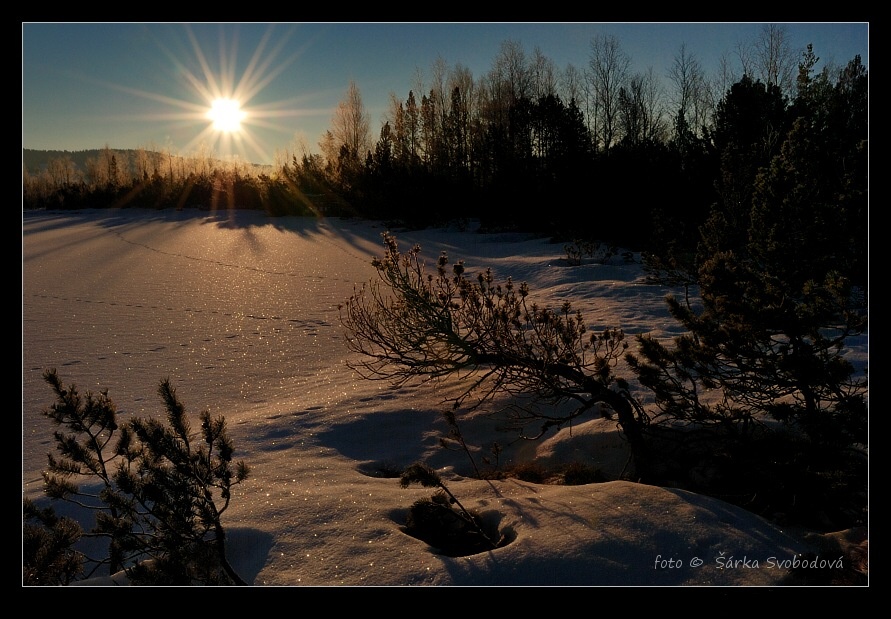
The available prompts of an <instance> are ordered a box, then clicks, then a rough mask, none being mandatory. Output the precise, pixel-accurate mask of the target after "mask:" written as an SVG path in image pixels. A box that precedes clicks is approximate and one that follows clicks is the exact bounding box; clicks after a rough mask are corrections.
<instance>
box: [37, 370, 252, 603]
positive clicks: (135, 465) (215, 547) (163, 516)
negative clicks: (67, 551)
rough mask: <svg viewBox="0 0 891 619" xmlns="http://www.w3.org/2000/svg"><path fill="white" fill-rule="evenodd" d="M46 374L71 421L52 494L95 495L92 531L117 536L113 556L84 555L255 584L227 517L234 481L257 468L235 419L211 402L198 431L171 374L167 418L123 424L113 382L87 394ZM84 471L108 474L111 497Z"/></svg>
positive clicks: (57, 412)
mask: <svg viewBox="0 0 891 619" xmlns="http://www.w3.org/2000/svg"><path fill="white" fill-rule="evenodd" d="M44 378H45V379H46V381H47V383H49V385H50V386H51V387H52V389H53V391H54V392H55V395H56V402H55V403H54V404H53V405H52V406H51V407H50V408H48V409H47V410H46V411H45V415H46V416H47V417H48V418H49V419H51V420H52V421H53V422H55V423H56V424H57V425H59V426H61V427H63V428H65V430H64V431H62V430H59V431H56V432H55V433H54V436H55V440H56V445H57V448H58V451H59V453H60V454H61V458H56V457H54V456H53V455H52V454H49V467H48V470H47V471H46V472H45V473H44V482H45V491H46V494H47V495H48V496H49V497H50V498H52V499H57V500H66V501H71V502H75V503H78V504H80V505H93V507H92V508H91V509H93V511H94V512H95V516H96V526H95V528H94V529H93V530H92V531H91V532H90V533H89V534H88V535H90V536H95V537H103V538H106V539H107V540H108V541H109V551H108V552H109V555H108V558H106V559H98V558H90V559H86V558H85V559H84V560H85V561H88V562H90V563H91V564H93V569H95V568H96V567H98V566H100V565H106V566H107V567H108V569H109V573H115V572H117V571H119V570H122V569H123V570H125V571H126V572H127V575H128V577H129V578H130V580H131V582H133V583H134V584H154V585H156V584H168V585H190V584H246V583H245V582H244V581H243V580H242V579H241V578H240V577H239V576H238V574H237V573H236V572H235V571H234V570H233V569H232V566H231V565H230V564H229V562H228V559H227V558H226V544H225V542H226V535H225V531H224V529H223V526H222V521H221V517H222V514H223V513H224V512H225V511H226V509H227V508H228V506H229V502H230V500H231V492H232V488H233V486H235V485H237V484H239V483H241V482H242V481H244V480H245V479H246V478H247V476H248V468H247V466H246V465H245V464H244V463H243V462H239V463H237V464H234V463H233V461H232V459H233V455H234V447H233V444H232V441H231V440H230V439H229V437H228V433H227V430H226V424H225V420H224V419H223V418H222V417H219V418H216V419H214V418H212V417H211V416H210V413H208V412H206V411H204V412H202V413H201V415H200V419H201V430H200V433H198V435H197V436H196V435H194V434H193V433H192V431H191V428H190V424H189V422H188V418H187V415H186V411H185V407H184V406H183V405H182V404H181V403H180V401H179V399H178V398H177V397H176V391H175V390H174V389H173V387H172V386H171V385H170V382H169V381H167V380H164V381H162V382H161V384H160V386H159V387H158V393H159V394H160V395H161V397H162V398H163V400H164V404H165V408H166V410H167V425H165V424H163V423H161V422H159V421H157V420H155V419H142V418H133V419H131V420H130V421H128V422H127V423H125V424H123V425H119V424H118V422H117V411H116V407H115V405H114V403H113V402H112V401H111V400H110V399H109V397H108V394H107V393H106V392H103V393H101V394H99V395H98V396H97V395H94V394H92V393H89V392H88V393H87V394H86V395H85V396H81V395H80V393H79V392H78V390H77V388H76V386H74V385H71V386H69V387H67V388H66V387H65V386H64V385H63V384H62V381H61V380H60V379H59V376H58V375H57V374H56V372H55V370H48V371H46V372H45V373H44ZM78 476H85V478H86V479H90V480H91V481H94V482H98V484H99V486H100V488H101V490H100V492H99V495H98V499H99V501H100V502H101V505H96V504H95V503H91V502H90V498H91V497H92V498H93V499H95V498H96V497H95V495H92V494H91V493H90V491H89V490H87V489H81V486H80V485H79V484H78V483H76V481H75V479H76V478H77V477H78ZM26 514H27V503H26Z"/></svg>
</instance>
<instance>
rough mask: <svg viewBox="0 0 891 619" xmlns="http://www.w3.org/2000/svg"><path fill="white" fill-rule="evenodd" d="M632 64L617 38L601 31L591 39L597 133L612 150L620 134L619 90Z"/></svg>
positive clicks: (590, 66) (590, 75) (590, 77)
mask: <svg viewBox="0 0 891 619" xmlns="http://www.w3.org/2000/svg"><path fill="white" fill-rule="evenodd" d="M630 65H631V60H630V58H629V57H628V55H627V54H625V52H623V51H622V48H621V45H620V44H619V40H618V39H617V38H616V37H614V36H608V35H602V34H598V35H596V36H595V37H594V38H593V39H592V40H591V54H590V56H589V59H588V75H587V78H588V82H589V83H590V85H591V92H592V94H593V98H594V101H593V114H594V135H595V136H597V138H598V139H599V141H600V146H601V147H602V148H603V150H609V148H610V147H611V146H612V145H613V144H614V143H615V142H616V141H617V139H618V137H619V136H618V131H619V91H620V89H621V88H622V87H623V86H625V84H626V81H627V79H628V68H629V66H630Z"/></svg>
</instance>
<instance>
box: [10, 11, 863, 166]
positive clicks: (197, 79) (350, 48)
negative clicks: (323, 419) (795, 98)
mask: <svg viewBox="0 0 891 619" xmlns="http://www.w3.org/2000/svg"><path fill="white" fill-rule="evenodd" d="M780 25H782V26H783V27H784V28H785V29H786V32H787V35H788V36H789V40H790V43H791V45H792V47H793V49H795V50H804V48H805V46H806V45H807V44H808V43H812V44H813V46H814V52H815V53H816V54H817V56H819V57H820V59H821V65H822V63H824V62H826V63H831V64H834V65H838V66H843V65H845V64H847V62H848V61H850V60H851V59H853V58H854V56H855V55H857V54H859V55H860V57H861V59H862V62H863V64H864V65H866V66H867V67H868V66H869V24H868V22H848V23H782V24H780ZM763 27H764V23H763V22H747V23H661V22H660V23H280V24H267V23H225V24H184V23H46V22H25V23H22V146H23V148H33V149H48V150H85V149H91V148H102V147H103V146H105V145H106V144H107V145H108V146H110V147H112V148H139V147H144V148H152V149H162V148H170V149H171V151H173V152H178V153H180V154H189V153H193V152H195V151H196V150H197V149H198V148H199V147H200V145H202V144H203V145H204V146H205V147H207V148H210V149H211V150H212V151H213V152H214V153H215V154H226V153H228V152H237V153H239V154H240V156H241V157H243V158H245V159H247V160H249V161H252V162H256V163H271V162H272V161H273V158H274V155H275V152H276V150H284V149H290V150H293V149H294V147H295V144H296V143H297V140H302V141H303V142H304V143H305V144H306V145H307V146H308V147H309V148H310V149H311V150H313V151H317V150H318V146H317V144H318V141H319V139H320V137H321V135H322V134H323V133H324V131H325V130H326V129H327V128H328V127H329V125H330V120H331V117H332V115H333V113H334V110H335V108H336V107H337V104H338V102H339V101H340V100H341V99H342V98H343V97H344V94H345V93H346V90H347V88H348V86H349V83H350V81H351V80H352V81H355V83H356V85H357V86H358V87H359V91H360V93H361V95H362V99H363V103H364V104H365V107H366V109H367V111H368V112H369V115H370V117H371V128H372V134H373V136H374V137H375V138H377V135H378V133H379V130H380V126H381V124H382V121H383V118H384V115H385V113H386V112H387V109H388V107H389V101H390V94H391V93H393V94H395V95H396V96H397V98H399V99H400V100H405V98H406V97H407V95H408V91H409V90H410V89H412V88H413V87H414V86H415V84H416V77H417V76H418V75H421V76H423V77H424V78H427V77H429V75H430V71H431V68H432V67H433V65H434V63H435V62H436V61H437V59H438V58H441V59H442V60H443V61H445V63H446V65H447V66H449V67H454V66H455V65H458V64H460V65H462V66H464V67H467V68H468V69H470V71H471V72H472V74H473V76H474V78H481V77H482V76H483V75H484V74H485V73H487V72H488V71H489V70H490V69H491V68H492V64H493V62H494V60H495V58H496V57H497V55H498V52H499V49H500V47H501V44H502V43H503V42H505V41H508V40H510V41H514V42H516V43H519V44H520V45H521V46H522V47H523V49H524V50H525V52H526V54H527V56H529V55H531V54H532V52H533V50H534V49H535V48H536V47H537V48H539V49H540V50H541V51H542V53H544V55H545V56H547V57H548V58H550V59H551V60H553V61H554V63H555V65H556V66H557V68H559V69H563V68H565V67H566V66H567V65H568V64H572V65H575V67H576V68H578V69H580V70H582V69H584V68H585V66H586V65H587V61H588V56H589V52H590V42H591V40H592V38H593V37H594V36H595V35H597V34H607V35H611V36H615V37H616V38H617V40H618V41H619V43H620V45H621V47H622V50H623V51H624V52H625V53H626V54H627V55H628V56H629V57H630V59H631V62H632V69H633V70H634V71H645V70H647V69H649V68H650V67H652V68H653V69H654V71H655V73H656V75H657V76H659V77H661V78H662V80H663V85H664V86H666V87H667V86H668V85H669V82H668V78H667V76H666V72H667V71H668V69H669V68H670V66H671V64H672V62H673V61H674V58H675V57H676V54H677V52H678V50H679V48H680V46H681V45H682V44H683V45H684V46H685V47H686V50H687V52H688V54H692V56H693V57H694V58H696V59H697V60H698V61H699V62H700V64H701V65H702V67H703V69H704V70H705V71H706V73H708V74H710V73H712V72H713V71H716V70H717V63H718V61H719V60H720V58H721V57H722V56H725V57H727V58H728V59H729V60H730V61H731V62H734V61H735V58H736V57H735V56H734V54H735V52H736V50H737V48H738V46H739V44H741V43H752V42H754V41H755V40H756V39H757V37H758V35H759V33H760V32H761V30H762V28H763ZM819 66H820V65H818V67H819ZM239 86H240V87H241V90H240V92H241V95H242V97H241V98H242V99H243V100H242V104H243V106H244V108H245V110H246V111H247V113H248V116H247V118H246V119H245V121H244V125H243V129H244V130H243V131H242V132H241V133H240V134H238V137H237V138H235V139H234V140H233V139H231V138H230V139H229V140H225V141H220V139H219V134H216V133H214V132H212V131H210V130H209V121H208V120H207V119H206V117H205V113H206V111H207V109H208V107H209V97H211V96H213V95H214V94H226V95H230V94H231V93H232V91H233V89H238V88H239Z"/></svg>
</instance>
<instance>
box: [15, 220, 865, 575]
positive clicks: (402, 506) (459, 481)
mask: <svg viewBox="0 0 891 619" xmlns="http://www.w3.org/2000/svg"><path fill="white" fill-rule="evenodd" d="M22 224H23V225H22V232H23V236H22V277H23V282H22V327H23V331H22V422H23V435H22V452H23V453H22V490H23V496H28V497H31V498H35V499H40V500H41V501H43V499H42V498H41V497H42V496H43V495H42V481H41V471H42V470H43V468H44V466H45V463H46V454H47V453H48V452H51V451H53V450H54V443H53V440H52V430H53V429H54V428H53V426H52V424H51V423H50V422H49V420H47V419H46V418H44V417H43V415H42V414H41V411H42V410H43V409H44V408H45V407H47V406H48V405H50V404H51V403H52V401H53V394H52V392H51V390H50V388H49V386H48V385H47V384H46V383H45V382H44V381H43V379H42V374H43V372H44V370H45V369H47V368H56V369H57V370H58V372H59V375H60V377H61V378H62V380H63V382H64V383H66V384H69V383H74V384H76V385H77V386H78V388H79V389H80V390H81V391H82V392H85V391H87V390H91V391H93V392H99V391H101V390H105V389H107V390H108V394H109V396H110V397H111V399H112V400H113V401H114V402H115V403H116V404H117V407H118V410H119V411H120V414H121V415H122V417H123V418H126V417H127V416H128V415H138V416H150V415H153V416H159V417H162V416H163V413H164V410H163V404H162V402H161V400H160V397H159V396H158V394H157V388H158V384H159V382H160V381H161V379H163V378H169V379H170V381H171V383H172V384H173V386H174V387H175V388H176V389H177V394H178V396H179V398H180V399H181V401H182V402H183V403H184V404H185V406H186V408H187V410H189V411H191V412H192V413H193V414H194V415H195V416H196V418H197V413H198V412H199V411H200V410H204V409H207V410H209V411H210V412H212V413H213V414H214V415H224V416H225V418H226V421H227V424H228V427H229V431H230V434H231V436H232V438H233V440H234V442H235V446H236V451H237V453H236V459H243V460H245V461H246V462H247V463H248V464H249V465H250V467H251V469H252V474H251V477H250V478H249V479H248V480H247V481H246V482H245V483H244V484H242V485H240V486H237V487H236V488H235V490H234V493H233V501H232V504H231V507H230V509H229V511H227V512H226V514H225V517H224V526H226V528H227V531H228V532H229V536H230V548H229V552H230V556H231V560H232V563H233V564H234V566H235V567H236V570H237V571H239V573H240V574H241V575H242V577H243V578H244V579H245V580H247V581H248V582H250V583H252V584H254V585H273V586H298V585H314V586H324V585H347V586H355V585H376V586H407V585H459V586H485V585H591V586H597V585H668V586H677V585H728V586H736V585H774V584H777V583H780V582H781V581H782V580H783V578H784V577H785V576H786V575H787V573H788V571H787V570H786V569H785V568H784V567H782V566H783V565H784V564H788V563H791V562H793V561H795V560H796V559H797V558H800V556H801V555H802V554H803V553H805V552H818V553H819V552H822V553H823V554H822V555H821V557H820V558H821V559H825V560H829V561H834V560H837V559H838V558H839V553H838V552H835V551H834V550H833V551H827V550H826V548H827V546H825V545H824V546H819V547H817V546H814V545H813V540H808V541H806V540H805V539H804V538H803V537H802V536H801V535H800V534H798V533H796V532H795V531H792V530H784V529H781V528H778V527H777V526H775V525H773V524H770V523H768V522H767V521H765V520H762V519H761V518H759V517H757V516H754V515H752V514H751V513H749V512H746V511H744V510H742V509H739V508H736V507H733V506H731V505H728V504H726V503H723V502H721V501H718V500H715V499H711V498H708V497H704V496H699V495H695V494H691V493H689V492H686V491H682V490H677V489H671V488H659V487H653V486H646V485H642V484H636V483H632V482H629V481H612V482H608V483H601V484H590V485H582V486H557V485H541V484H534V483H527V482H523V481H518V480H515V479H512V480H506V481H483V480H478V479H473V478H471V477H469V473H470V467H469V462H468V459H467V457H466V455H464V454H463V453H462V452H460V451H449V450H446V449H444V448H443V447H441V446H440V443H439V438H440V437H441V436H444V435H445V434H447V432H448V427H447V425H446V423H445V422H444V420H443V419H442V417H441V411H442V410H443V407H442V405H441V401H442V400H443V397H444V396H445V395H447V394H448V392H449V390H450V389H453V388H454V387H455V385H449V384H443V385H437V384H424V385H418V386H405V387H401V388H392V387H391V386H390V385H388V384H385V383H381V382H378V381H368V380H363V379H360V378H359V377H357V376H356V375H355V374H354V373H353V372H352V371H351V370H350V369H349V368H348V367H347V365H346V362H347V361H348V360H350V359H353V360H355V359H356V357H355V356H353V353H350V352H349V351H348V350H347V348H346V346H345V345H344V335H345V334H344V331H343V329H342V327H341V326H340V322H339V318H338V316H339V314H338V305H339V304H341V303H343V302H345V301H346V300H347V299H348V298H349V297H350V295H351V294H352V293H353V291H354V286H356V285H361V283H362V282H365V281H368V280H370V279H372V278H373V277H375V271H374V269H373V267H372V266H371V258H372V257H373V256H380V255H382V253H383V245H382V243H381V233H382V232H384V231H385V230H386V228H385V227H384V226H383V224H380V223H376V222H369V221H360V220H348V219H309V218H297V217H283V218H267V217H265V216H264V215H262V214H259V213H255V212H245V211H236V212H217V213H215V212H202V211H195V210H185V211H174V210H166V211H146V210H110V211H105V210H102V211H82V212H65V213H62V212H36V213H25V214H24V215H23V221H22ZM393 232H394V233H395V235H396V238H397V239H398V241H399V243H400V247H401V248H403V249H405V250H407V249H408V248H409V247H411V246H412V245H414V244H415V243H419V244H420V245H421V246H422V248H423V253H424V255H425V256H427V257H429V262H430V263H434V262H435V259H436V257H437V256H438V255H439V254H440V252H441V251H446V252H447V253H448V255H449V257H450V258H451V259H453V260H458V259H463V260H464V261H465V265H466V267H467V269H468V270H469V271H472V272H476V271H478V270H482V269H485V268H486V267H492V269H493V271H494V273H495V276H496V278H497V279H498V280H503V279H505V278H506V277H508V276H511V277H512V278H513V280H514V281H515V282H522V281H525V282H528V284H529V286H530V290H531V295H532V296H533V297H535V299H536V300H537V301H538V302H539V303H540V304H542V305H547V306H551V307H559V305H560V304H561V303H562V302H563V301H564V300H569V301H571V302H572V303H573V306H574V307H577V308H579V309H581V310H582V312H583V315H584V317H585V319H586V321H587V324H588V326H589V328H591V329H594V330H598V329H602V328H605V327H621V328H622V329H624V331H625V332H626V334H629V335H634V334H637V333H645V332H651V333H656V334H657V335H661V336H666V337H668V336H671V335H674V334H676V333H678V332H679V326H678V325H677V324H676V323H675V322H674V321H673V320H672V319H671V317H670V316H669V314H668V312H667V310H666V306H665V303H664V296H665V294H666V293H669V292H674V293H678V294H680V293H681V292H682V291H681V290H672V289H670V288H666V287H663V286H658V285H650V284H647V283H645V282H644V278H643V271H642V268H641V265H640V264H639V262H626V261H623V260H622V259H621V257H616V258H614V259H613V260H612V261H611V263H610V264H593V263H591V264H582V265H578V266H572V265H570V264H568V262H567V260H566V253H565V251H564V248H563V245H562V244H553V243H549V242H548V241H547V239H542V238H530V237H529V236H528V235H519V234H480V233H478V232H477V231H475V230H474V229H473V228H472V226H471V227H470V228H468V229H466V230H459V229H457V228H455V229H436V230H421V231H400V230H394V231H393ZM847 353H848V355H849V357H850V358H851V359H852V360H853V361H854V362H855V363H856V364H858V366H860V367H865V366H866V362H867V353H868V347H867V336H863V337H862V338H859V339H858V340H857V341H854V342H852V348H851V349H850V350H848V351H847ZM628 378H630V376H628ZM498 426H499V423H498V420H497V419H492V418H490V417H487V416H484V415H477V416H476V418H475V419H472V420H466V421H462V431H463V432H464V433H465V435H466V436H467V438H468V440H469V442H471V443H474V442H475V441H476V443H477V444H478V443H479V442H484V441H486V440H489V441H491V440H493V439H494V440H499V442H501V443H502V444H508V443H510V438H512V437H504V436H500V435H499V434H498V430H497V427H498ZM501 458H502V462H507V461H511V460H513V461H521V460H530V459H538V460H539V461H541V462H544V463H560V462H567V461H569V460H570V459H573V458H584V459H586V461H587V462H593V463H596V465H597V466H599V467H600V468H601V469H602V470H603V471H604V473H606V474H607V475H612V476H618V473H619V472H620V471H621V470H622V467H623V465H624V464H625V462H626V461H627V452H626V451H625V447H624V443H623V442H622V441H621V437H619V436H618V434H617V433H616V429H615V424H614V422H610V421H607V420H604V419H589V420H587V421H584V422H582V423H579V424H577V425H575V426H574V427H573V428H571V429H569V428H565V429H563V430H561V431H560V432H559V433H556V434H552V435H550V436H549V437H547V438H545V439H543V440H541V441H539V442H536V443H524V444H523V445H514V446H511V447H509V448H508V449H507V450H506V451H505V452H504V453H503V454H502V456H501ZM417 460H424V461H426V462H428V463H430V464H431V465H432V466H434V467H435V468H437V469H438V470H439V472H440V474H441V475H442V476H443V478H444V479H445V480H446V482H447V484H448V486H449V488H450V490H452V492H453V493H454V494H455V495H456V496H457V497H458V498H459V499H460V500H461V502H462V503H463V504H464V505H465V506H466V507H468V508H471V509H475V510H477V511H479V512H480V513H481V514H483V516H484V517H485V518H486V519H487V520H488V521H490V522H498V526H499V528H500V529H501V530H502V531H506V532H508V534H509V538H510V539H511V540H512V541H511V542H510V543H509V544H507V545H506V546H504V547H502V548H498V549H496V550H494V551H491V552H486V553H481V554H477V555H473V556H469V557H446V556H442V555H439V554H436V553H435V552H433V551H432V549H431V548H430V547H429V546H428V545H427V544H425V543H424V542H422V541H420V540H417V539H415V538H413V537H411V536H408V535H407V534H406V533H404V532H403V531H402V525H403V524H404V519H405V515H406V512H407V510H408V508H409V507H410V506H411V504H412V503H413V502H414V501H415V500H417V499H419V498H422V497H426V496H429V495H430V494H431V490H429V489H425V488H422V487H420V486H414V487H409V488H401V487H400V485H399V481H398V479H393V478H388V477H382V476H380V473H379V471H380V470H381V469H384V468H389V469H392V468H398V467H404V466H406V465H408V464H410V463H412V462H414V461H417ZM824 541H825V538H824ZM103 582H105V581H92V583H93V584H100V583H103Z"/></svg>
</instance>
